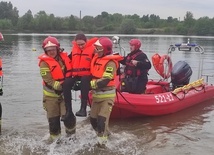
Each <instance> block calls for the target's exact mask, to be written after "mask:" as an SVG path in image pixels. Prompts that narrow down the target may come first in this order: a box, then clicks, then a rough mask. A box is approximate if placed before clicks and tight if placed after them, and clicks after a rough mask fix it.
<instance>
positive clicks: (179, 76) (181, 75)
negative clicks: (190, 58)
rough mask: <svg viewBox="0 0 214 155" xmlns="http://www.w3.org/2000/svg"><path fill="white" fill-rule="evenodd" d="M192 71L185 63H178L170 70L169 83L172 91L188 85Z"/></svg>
mask: <svg viewBox="0 0 214 155" xmlns="http://www.w3.org/2000/svg"><path fill="white" fill-rule="evenodd" d="M191 75H192V69H191V67H190V66H189V64H188V63H186V62H185V61H178V62H177V63H176V64H175V65H174V66H173V68H172V72H171V82H172V86H173V89H175V88H178V87H182V86H184V85H186V84H189V81H190V77H191Z"/></svg>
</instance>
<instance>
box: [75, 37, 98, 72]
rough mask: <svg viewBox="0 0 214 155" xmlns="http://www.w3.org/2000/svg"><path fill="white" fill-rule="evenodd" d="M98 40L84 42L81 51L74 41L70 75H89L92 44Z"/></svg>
mask: <svg viewBox="0 0 214 155" xmlns="http://www.w3.org/2000/svg"><path fill="white" fill-rule="evenodd" d="M97 39H98V38H91V39H90V40H88V41H87V42H86V45H85V48H84V49H83V50H81V49H80V48H79V47H78V45H77V44H76V42H75V41H73V42H72V44H73V49H72V75H73V76H84V75H90V65H91V60H92V58H93V56H94V48H95V47H94V45H93V44H94V43H95V42H96V41H97Z"/></svg>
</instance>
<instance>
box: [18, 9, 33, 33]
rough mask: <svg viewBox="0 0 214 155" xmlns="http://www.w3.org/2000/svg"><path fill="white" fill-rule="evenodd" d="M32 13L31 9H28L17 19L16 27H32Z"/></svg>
mask: <svg viewBox="0 0 214 155" xmlns="http://www.w3.org/2000/svg"><path fill="white" fill-rule="evenodd" d="M33 21H34V19H33V15H32V12H31V10H28V11H27V13H25V14H24V15H23V16H22V17H21V18H19V21H18V28H19V29H22V30H23V29H24V30H30V29H33V28H34V27H33Z"/></svg>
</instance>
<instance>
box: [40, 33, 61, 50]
mask: <svg viewBox="0 0 214 155" xmlns="http://www.w3.org/2000/svg"><path fill="white" fill-rule="evenodd" d="M52 46H54V47H57V49H59V48H60V43H59V41H58V40H57V39H56V38H55V37H51V36H48V37H47V38H45V40H44V41H43V43H42V48H43V49H45V48H47V47H52Z"/></svg>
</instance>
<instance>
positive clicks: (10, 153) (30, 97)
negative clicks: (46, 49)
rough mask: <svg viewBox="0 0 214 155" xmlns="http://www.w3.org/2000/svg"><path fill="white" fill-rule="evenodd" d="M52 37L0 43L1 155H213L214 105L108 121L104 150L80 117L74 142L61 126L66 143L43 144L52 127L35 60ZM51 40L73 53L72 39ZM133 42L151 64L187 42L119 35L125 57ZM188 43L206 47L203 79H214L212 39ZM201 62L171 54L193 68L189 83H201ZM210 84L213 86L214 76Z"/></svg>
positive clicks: (24, 37) (22, 37) (188, 54)
mask: <svg viewBox="0 0 214 155" xmlns="http://www.w3.org/2000/svg"><path fill="white" fill-rule="evenodd" d="M48 35H49V34H4V38H5V41H4V42H0V56H1V57H2V59H3V71H4V87H3V90H4V95H3V96H1V97H0V101H1V103H2V107H3V115H2V135H0V155H46V154H47V155H70V154H72V155H79V154H81V155H82V154H83V155H91V154H100V155H109V154H113V155H171V154H175V155H181V154H182V155H201V154H206V155H212V154H213V146H214V140H213V139H214V130H213V129H214V100H210V101H207V102H204V103H201V104H199V105H196V106H193V107H191V108H188V109H185V110H183V111H180V112H177V113H175V114H170V115H165V116H159V117H141V118H131V119H124V118H120V119H116V120H110V129H111V131H112V135H111V137H110V140H109V143H108V145H107V148H106V149H105V150H101V149H98V148H96V147H94V145H95V143H96V135H95V133H94V131H93V130H92V128H91V125H90V123H89V120H88V119H87V118H77V132H76V135H75V136H73V137H72V140H70V139H69V138H67V137H66V136H65V133H64V126H63V124H62V137H63V138H62V142H61V143H60V144H56V143H52V144H50V145H47V144H46V143H45V142H44V140H45V139H47V137H48V122H47V119H46V113H45V111H44V110H43V107H42V85H41V82H42V80H41V77H40V74H39V67H38V59H37V57H38V56H39V55H40V54H41V53H43V51H42V48H41V45H42V41H43V40H44V38H45V37H46V36H48ZM52 35H54V36H56V37H57V38H58V39H59V41H60V43H61V47H63V48H64V49H65V51H68V52H70V49H71V44H70V42H71V40H72V39H73V37H74V34H64V35H59V34H52ZM88 36H90V35H88ZM95 36H96V35H95ZM110 37H112V36H110ZM134 37H137V38H139V39H141V40H142V50H143V51H144V52H146V53H147V55H148V57H149V58H150V60H151V57H152V55H153V54H154V53H159V54H160V55H162V54H166V53H167V50H168V47H169V45H170V44H175V43H182V42H186V41H187V37H186V36H153V35H136V36H121V46H122V47H124V49H125V51H126V52H128V51H129V45H128V41H129V40H130V39H131V38H134ZM189 38H190V42H194V43H197V44H199V45H201V46H203V47H204V50H205V54H204V55H203V56H202V57H203V58H204V61H203V64H204V65H203V74H211V75H212V74H214V65H213V64H214V63H213V62H214V37H197V36H194V37H193V36H189ZM115 51H119V48H115ZM121 52H122V53H123V50H122V51H121ZM199 58H200V54H198V53H195V52H193V51H191V52H178V51H177V52H176V51H175V52H173V54H172V61H173V63H175V62H177V61H179V60H185V61H187V62H188V64H189V65H190V66H191V67H192V69H193V75H192V77H191V81H194V80H197V79H198V67H199V63H200V61H199ZM149 78H159V76H158V75H157V73H156V72H155V70H154V69H151V70H150V71H149ZM208 82H209V83H214V79H213V77H210V78H209V81H208ZM72 93H73V99H74V100H73V108H74V112H76V111H77V110H78V109H79V106H80V101H79V99H78V92H72ZM88 110H90V109H89V108H88Z"/></svg>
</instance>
